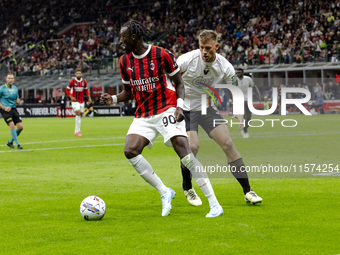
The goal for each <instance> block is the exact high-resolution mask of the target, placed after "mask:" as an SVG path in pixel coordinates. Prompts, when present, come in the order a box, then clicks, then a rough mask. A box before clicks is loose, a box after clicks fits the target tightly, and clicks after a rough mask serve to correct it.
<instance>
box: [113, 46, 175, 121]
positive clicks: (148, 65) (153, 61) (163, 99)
mask: <svg viewBox="0 0 340 255" xmlns="http://www.w3.org/2000/svg"><path fill="white" fill-rule="evenodd" d="M119 70H120V74H121V76H122V81H123V83H124V84H129V85H130V87H131V92H132V94H133V96H134V98H135V99H136V101H137V103H138V106H137V109H136V112H135V117H136V118H144V117H150V116H153V115H157V114H160V113H162V112H165V111H166V110H167V109H169V108H170V107H176V105H177V95H176V89H175V87H174V84H173V83H172V82H171V80H170V78H169V76H170V77H171V76H173V75H175V74H176V73H177V72H179V67H178V65H177V63H176V59H175V56H174V55H173V54H172V53H171V52H170V51H168V50H166V49H164V48H161V47H157V46H153V45H149V48H148V49H147V51H146V52H145V53H144V54H142V55H140V56H138V55H135V54H134V53H133V52H131V53H129V54H125V55H123V56H121V57H120V60H119Z"/></svg>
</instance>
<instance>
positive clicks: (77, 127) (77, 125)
mask: <svg viewBox="0 0 340 255" xmlns="http://www.w3.org/2000/svg"><path fill="white" fill-rule="evenodd" d="M75 119H76V128H75V130H74V133H75V134H76V133H78V132H80V122H81V117H80V116H78V115H76V118H75Z"/></svg>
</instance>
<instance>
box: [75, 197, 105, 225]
mask: <svg viewBox="0 0 340 255" xmlns="http://www.w3.org/2000/svg"><path fill="white" fill-rule="evenodd" d="M105 212H106V205H105V202H104V200H103V199H101V198H100V197H97V196H89V197H87V198H85V199H84V200H83V202H81V204H80V214H81V216H82V217H83V218H84V219H85V220H101V219H102V218H103V217H104V215H105Z"/></svg>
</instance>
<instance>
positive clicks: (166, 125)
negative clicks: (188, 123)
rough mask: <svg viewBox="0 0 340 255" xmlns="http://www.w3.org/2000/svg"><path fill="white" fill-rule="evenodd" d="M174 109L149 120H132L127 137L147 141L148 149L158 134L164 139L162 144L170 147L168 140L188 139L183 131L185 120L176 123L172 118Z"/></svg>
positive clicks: (184, 130)
mask: <svg viewBox="0 0 340 255" xmlns="http://www.w3.org/2000/svg"><path fill="white" fill-rule="evenodd" d="M175 110H176V109H175V108H174V107H171V108H169V109H168V110H166V111H165V112H163V113H161V114H158V115H156V116H151V117H149V118H134V120H133V122H132V124H131V126H130V128H129V131H128V133H127V134H128V135H130V134H137V135H140V136H143V137H145V138H146V139H148V140H149V142H150V143H149V144H148V148H149V149H151V148H152V144H153V141H154V140H155V139H156V137H157V136H158V134H159V133H160V134H161V135H162V136H163V138H164V144H165V145H166V146H169V147H171V146H172V143H171V141H170V139H171V138H172V137H174V136H178V135H180V136H185V137H188V135H187V133H186V129H185V120H183V121H182V122H177V121H176V120H175V117H174V113H175Z"/></svg>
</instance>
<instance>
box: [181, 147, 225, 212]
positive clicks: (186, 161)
mask: <svg viewBox="0 0 340 255" xmlns="http://www.w3.org/2000/svg"><path fill="white" fill-rule="evenodd" d="M181 162H182V164H183V165H184V166H185V167H186V168H188V169H189V170H190V172H191V175H192V176H193V177H194V179H195V181H196V182H197V184H198V185H199V186H200V188H201V190H202V192H203V193H204V195H205V196H206V197H207V199H208V201H209V206H210V207H212V206H213V205H218V204H219V203H218V201H217V198H216V196H215V193H214V190H213V188H212V186H211V183H210V180H209V178H208V176H207V174H206V172H205V171H204V169H203V166H202V164H201V163H200V162H199V161H198V160H197V159H196V158H195V156H194V154H192V153H190V154H188V155H186V156H185V157H183V158H182V159H181Z"/></svg>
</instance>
